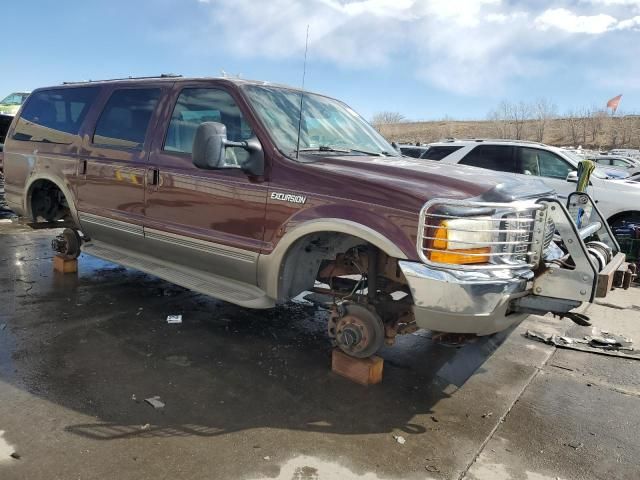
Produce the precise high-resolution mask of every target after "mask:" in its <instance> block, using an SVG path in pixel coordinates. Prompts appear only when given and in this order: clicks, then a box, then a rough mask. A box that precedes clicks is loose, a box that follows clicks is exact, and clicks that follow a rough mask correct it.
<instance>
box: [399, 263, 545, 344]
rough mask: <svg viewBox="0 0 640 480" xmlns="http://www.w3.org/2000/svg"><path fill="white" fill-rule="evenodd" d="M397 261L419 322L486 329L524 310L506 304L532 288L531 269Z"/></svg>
mask: <svg viewBox="0 0 640 480" xmlns="http://www.w3.org/2000/svg"><path fill="white" fill-rule="evenodd" d="M398 264H399V266H400V269H401V270H402V273H403V274H404V276H405V278H406V279H407V283H408V284H409V288H410V289H411V294H412V295H413V302H414V307H413V313H414V316H415V319H416V324H417V325H418V327H420V328H425V329H428V330H436V331H442V332H452V333H472V334H476V335H489V334H492V333H496V332H499V331H501V330H504V329H506V328H508V327H509V326H511V325H512V324H513V323H516V322H518V321H520V320H522V319H523V318H525V317H526V316H527V314H526V313H516V312H509V304H510V302H511V301H512V300H514V299H516V298H519V297H523V296H525V295H528V294H530V293H531V289H532V282H531V280H532V279H533V272H532V271H531V270H528V269H524V270H520V271H507V270H493V271H485V272H483V271H471V272H464V271H445V270H438V269H435V268H432V267H428V266H427V265H424V264H421V263H416V262H408V261H404V260H401V261H399V262H398Z"/></svg>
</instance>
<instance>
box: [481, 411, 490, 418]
mask: <svg viewBox="0 0 640 480" xmlns="http://www.w3.org/2000/svg"><path fill="white" fill-rule="evenodd" d="M492 416H493V412H487V413H483V414H482V418H489V417H492Z"/></svg>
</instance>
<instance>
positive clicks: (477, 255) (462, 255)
mask: <svg viewBox="0 0 640 480" xmlns="http://www.w3.org/2000/svg"><path fill="white" fill-rule="evenodd" d="M489 253H491V248H489V247H484V248H467V249H464V250H443V251H437V250H436V251H431V255H429V260H431V261H432V262H437V263H451V264H456V265H468V264H470V263H488V262H489V255H488V254H489Z"/></svg>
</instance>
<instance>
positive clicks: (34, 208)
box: [27, 179, 71, 221]
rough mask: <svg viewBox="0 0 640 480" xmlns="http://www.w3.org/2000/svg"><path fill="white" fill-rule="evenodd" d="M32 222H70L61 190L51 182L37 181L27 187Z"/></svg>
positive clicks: (66, 202) (69, 212)
mask: <svg viewBox="0 0 640 480" xmlns="http://www.w3.org/2000/svg"><path fill="white" fill-rule="evenodd" d="M27 211H28V212H29V214H30V215H31V218H32V219H33V221H39V220H44V221H56V220H63V219H64V220H70V219H71V209H70V208H69V202H68V200H67V198H66V197H65V195H64V193H63V192H62V189H60V187H58V185H56V184H55V183H54V182H52V181H51V180H46V179H39V180H36V181H35V182H33V184H32V185H31V186H30V187H29V195H28V209H27Z"/></svg>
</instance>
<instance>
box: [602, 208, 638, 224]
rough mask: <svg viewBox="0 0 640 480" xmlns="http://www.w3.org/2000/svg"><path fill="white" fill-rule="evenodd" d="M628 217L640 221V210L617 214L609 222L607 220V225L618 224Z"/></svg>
mask: <svg viewBox="0 0 640 480" xmlns="http://www.w3.org/2000/svg"><path fill="white" fill-rule="evenodd" d="M627 217H635V218H638V219H640V211H638V210H628V211H625V212H619V213H616V214H615V215H612V216H611V217H610V218H609V220H607V223H609V225H613V224H614V223H615V222H618V221H620V220H622V219H624V218H627Z"/></svg>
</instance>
